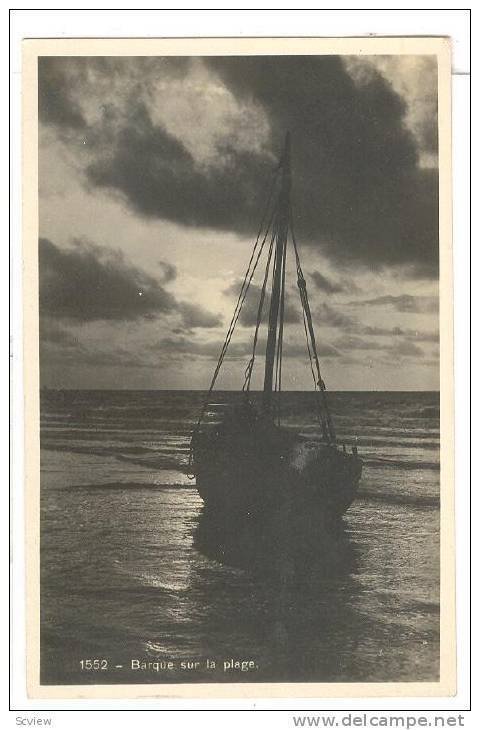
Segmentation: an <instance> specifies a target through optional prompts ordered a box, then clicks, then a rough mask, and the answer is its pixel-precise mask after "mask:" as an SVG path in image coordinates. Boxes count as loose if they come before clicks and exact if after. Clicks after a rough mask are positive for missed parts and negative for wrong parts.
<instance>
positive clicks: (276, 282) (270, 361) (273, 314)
mask: <svg viewBox="0 0 480 730" xmlns="http://www.w3.org/2000/svg"><path fill="white" fill-rule="evenodd" d="M280 165H281V167H282V179H281V187H280V194H279V197H278V212H277V216H276V220H275V225H276V231H275V237H276V243H275V261H274V268H273V283H272V296H271V299H270V313H269V317H268V338H267V349H266V352H265V378H264V382H263V407H264V410H265V411H270V409H271V406H272V385H273V371H274V366H275V350H276V345H277V329H278V315H279V310H280V311H282V310H283V307H280V299H281V297H282V295H283V287H282V279H283V276H284V267H285V253H286V246H287V237H288V223H289V211H290V188H291V172H290V132H287V134H286V137H285V148H284V151H283V155H282V159H281V162H280Z"/></svg>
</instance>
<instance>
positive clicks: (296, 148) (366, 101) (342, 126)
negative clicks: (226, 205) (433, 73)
mask: <svg viewBox="0 0 480 730" xmlns="http://www.w3.org/2000/svg"><path fill="white" fill-rule="evenodd" d="M208 63H209V64H210V65H211V66H212V67H214V68H215V70H216V71H217V72H218V73H220V74H221V75H222V77H223V78H224V79H225V81H226V83H227V84H228V85H229V86H230V87H231V88H232V89H234V90H235V93H236V94H237V95H240V96H241V97H243V98H252V97H253V98H254V99H255V100H256V101H257V102H259V103H260V104H261V105H262V107H263V108H264V109H265V110H266V112H267V114H268V117H269V120H270V124H271V128H272V140H273V141H274V145H276V146H277V147H278V146H279V145H280V143H281V139H282V138H283V135H284V134H285V131H286V130H290V132H291V133H292V137H293V160H294V162H293V165H294V191H293V196H294V203H295V209H296V221H297V226H298V228H299V231H300V232H301V234H302V235H303V236H304V237H305V239H306V241H307V242H316V241H318V239H319V237H322V238H323V239H324V245H325V241H326V242H327V244H326V245H327V246H328V251H329V253H330V254H331V255H332V256H334V257H337V258H345V259H347V260H348V259H356V260H359V261H361V262H368V263H369V264H370V265H374V266H375V265H381V264H403V263H414V264H419V265H421V266H422V267H423V269H426V268H428V270H429V273H430V275H432V274H434V273H436V271H437V265H438V223H437V220H438V190H437V188H438V176H437V172H436V171H435V170H422V169H420V168H419V167H418V164H417V162H418V151H417V148H416V142H415V139H414V137H413V135H412V134H411V132H409V130H408V129H407V127H406V124H405V114H406V106H405V104H404V102H403V100H402V99H401V97H400V96H398V95H397V94H396V93H395V92H394V90H393V89H392V87H391V85H390V84H389V83H388V82H387V81H386V80H385V78H384V77H383V76H382V75H381V74H380V73H378V72H375V71H372V73H371V74H370V75H369V77H368V79H366V80H365V82H364V83H363V84H358V83H357V84H355V83H354V82H353V80H352V78H351V77H350V76H349V74H348V73H347V71H346V68H345V66H344V64H343V62H342V60H341V59H340V58H339V57H334V56H322V57H307V56H305V57H301V56H300V57H289V58H287V57H282V58H278V57H277V58H276V57H261V58H259V57H257V58H256V57H242V58H235V57H228V58H211V59H209V60H208ZM432 114H433V115H435V116H436V109H434V110H433V111H432ZM433 126H435V125H433Z"/></svg>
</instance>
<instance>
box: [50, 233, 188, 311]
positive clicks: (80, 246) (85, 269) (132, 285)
mask: <svg viewBox="0 0 480 730" xmlns="http://www.w3.org/2000/svg"><path fill="white" fill-rule="evenodd" d="M39 266H40V308H41V311H42V313H45V314H50V315H54V316H56V317H59V318H62V317H63V318H66V319H71V320H78V321H82V322H88V321H95V320H133V319H137V318H139V317H148V316H152V315H154V314H159V313H169V312H172V311H173V310H174V309H175V308H176V301H175V297H174V296H173V295H172V294H170V293H169V292H167V291H166V290H165V289H164V288H163V287H162V286H161V285H160V284H159V283H158V282H157V281H156V280H155V279H154V278H153V277H151V276H149V275H148V274H146V273H145V272H143V271H141V270H140V269H137V268H136V267H134V266H132V265H130V264H129V263H127V262H126V261H125V260H124V258H123V256H122V255H121V254H120V253H119V252H115V251H112V250H111V249H106V248H103V247H100V246H95V245H93V244H90V243H83V242H77V243H76V245H75V247H74V248H70V249H62V248H59V247H57V246H56V245H55V244H54V243H52V242H51V241H49V240H48V239H45V238H41V239H40V241H39Z"/></svg>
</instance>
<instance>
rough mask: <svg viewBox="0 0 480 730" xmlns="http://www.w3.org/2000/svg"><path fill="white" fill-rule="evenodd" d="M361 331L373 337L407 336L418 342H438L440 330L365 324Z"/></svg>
mask: <svg viewBox="0 0 480 730" xmlns="http://www.w3.org/2000/svg"><path fill="white" fill-rule="evenodd" d="M359 331H360V332H361V334H364V335H371V336H372V337H392V336H395V337H405V338H406V339H411V340H416V341H417V342H438V340H439V333H438V332H422V331H420V330H412V329H408V328H405V327H392V328H391V329H390V328H388V327H372V326H370V325H363V326H361V327H359Z"/></svg>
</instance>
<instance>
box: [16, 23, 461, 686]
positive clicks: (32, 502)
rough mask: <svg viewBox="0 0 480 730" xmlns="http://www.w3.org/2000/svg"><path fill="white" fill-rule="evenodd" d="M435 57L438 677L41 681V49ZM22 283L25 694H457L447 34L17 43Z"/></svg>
mask: <svg viewBox="0 0 480 730" xmlns="http://www.w3.org/2000/svg"><path fill="white" fill-rule="evenodd" d="M330 54H339V55H435V56H436V57H437V61H438V119H439V121H438V126H439V211H440V213H439V218H440V220H439V231H440V244H439V245H440V281H439V293H440V316H439V324H440V332H441V339H440V404H441V407H440V445H441V470H440V504H441V512H440V536H441V545H440V564H441V565H440V680H439V682H398V683H377V682H375V683H297V682H295V683H232V684H224V683H211V684H153V683H152V684H123V685H121V684H118V685H117V684H115V685H41V684H40V682H39V678H40V519H39V518H40V440H39V358H38V352H39V334H38V329H39V326H38V325H39V322H38V315H39V312H38V222H39V221H38V78H37V59H38V57H39V56H97V55H98V56H150V55H158V56H169V55H177V56H182V55H183V56H195V55H203V56H208V55H222V56H229V55H330ZM22 76H23V78H22V81H23V86H22V96H23V115H22V116H23V130H22V131H23V276H24V279H23V287H24V386H25V455H24V460H25V514H26V524H25V539H26V602H27V611H26V616H27V620H26V624H27V625H26V635H27V677H26V681H27V692H28V696H29V697H31V698H56V699H94V698H98V699H101V698H112V699H115V698H117V699H138V698H149V699H152V698H165V699H167V698H170V699H171V698H210V699H211V698H242V699H248V698H259V697H272V698H287V697H292V698H294V697H299V698H300V697H306V698H308V697H326V698H328V697H445V696H453V695H455V693H456V632H455V518H454V453H453V444H454V432H453V428H454V397H453V396H454V390H453V270H452V164H451V48H450V39H448V38H439V37H435V38H420V37H406V38H395V37H382V38H380V37H375V38H363V37H362V38H183V39H174V38H168V39H151V38H148V39H142V38H135V39H134V38H128V39H98V38H97V39H84V38H71V39H64V38H62V39H27V40H24V41H23V69H22Z"/></svg>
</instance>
